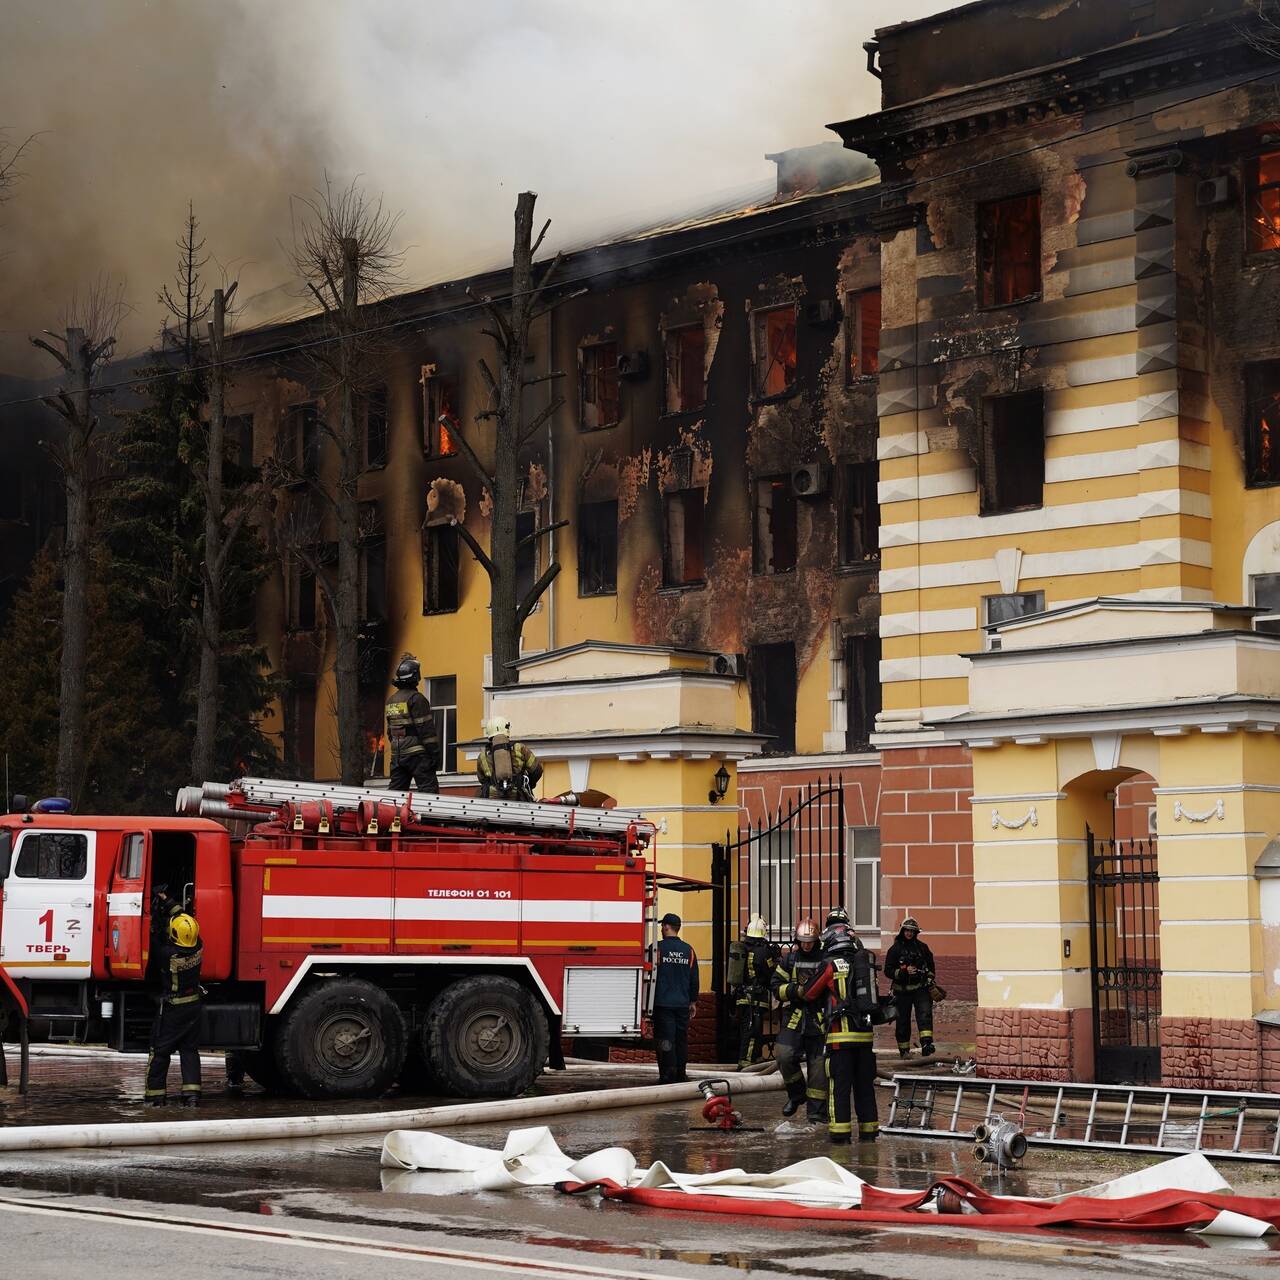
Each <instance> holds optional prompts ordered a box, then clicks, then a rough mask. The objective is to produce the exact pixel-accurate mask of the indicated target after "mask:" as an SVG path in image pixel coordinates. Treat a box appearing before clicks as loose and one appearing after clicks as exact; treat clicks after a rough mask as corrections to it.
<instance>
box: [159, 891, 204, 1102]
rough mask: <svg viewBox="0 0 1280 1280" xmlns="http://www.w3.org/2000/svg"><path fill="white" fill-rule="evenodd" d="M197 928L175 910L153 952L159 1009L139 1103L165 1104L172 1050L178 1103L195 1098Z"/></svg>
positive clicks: (197, 1091)
mask: <svg viewBox="0 0 1280 1280" xmlns="http://www.w3.org/2000/svg"><path fill="white" fill-rule="evenodd" d="M202 955H203V948H202V947H201V945H200V926H199V925H198V924H196V919H195V916H192V915H188V914H187V912H185V911H182V910H178V911H175V912H173V913H172V914H170V915H168V916H167V917H166V918H165V919H164V921H163V923H162V925H161V929H160V936H159V938H158V939H157V944H156V947H155V950H154V952H153V956H154V958H155V962H156V971H157V973H158V975H159V977H160V1008H159V1010H158V1011H157V1012H156V1020H155V1023H154V1025H153V1026H152V1028H151V1054H150V1057H148V1059H147V1084H146V1094H145V1101H146V1103H147V1105H148V1106H153V1107H162V1106H164V1104H165V1089H166V1078H167V1077H168V1074H169V1060H170V1058H171V1057H172V1056H173V1051H174V1050H175V1049H176V1050H177V1051H178V1060H179V1062H180V1063H181V1065H182V1105H183V1106H184V1107H194V1106H195V1105H196V1104H197V1102H199V1100H200V997H201V994H202V988H201V986H200V961H201V958H202Z"/></svg>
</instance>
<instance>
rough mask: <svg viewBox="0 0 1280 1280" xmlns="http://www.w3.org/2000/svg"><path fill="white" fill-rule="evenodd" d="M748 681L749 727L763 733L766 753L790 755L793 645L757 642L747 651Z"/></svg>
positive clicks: (793, 718) (793, 737)
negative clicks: (749, 686)
mask: <svg viewBox="0 0 1280 1280" xmlns="http://www.w3.org/2000/svg"><path fill="white" fill-rule="evenodd" d="M747 675H748V677H749V682H750V685H751V727H752V729H753V730H754V731H755V732H756V733H763V734H766V735H767V736H768V738H769V741H768V742H766V743H765V745H764V751H765V754H766V755H790V754H792V753H793V752H794V751H795V749H796V647H795V645H794V644H790V643H788V644H757V645H752V646H751V648H750V650H748V652H747Z"/></svg>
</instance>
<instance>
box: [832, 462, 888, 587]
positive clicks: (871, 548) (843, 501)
mask: <svg viewBox="0 0 1280 1280" xmlns="http://www.w3.org/2000/svg"><path fill="white" fill-rule="evenodd" d="M879 477H880V464H879V463H878V462H846V463H845V464H844V466H843V468H842V469H841V474H840V563H841V564H842V565H862V564H866V563H867V562H868V561H877V560H879V559H880V500H879V497H878V496H877V484H878V481H879Z"/></svg>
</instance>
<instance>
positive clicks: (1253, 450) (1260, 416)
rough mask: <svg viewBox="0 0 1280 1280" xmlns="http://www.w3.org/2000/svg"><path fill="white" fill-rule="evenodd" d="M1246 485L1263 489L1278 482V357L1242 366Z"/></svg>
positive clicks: (1279, 408) (1279, 439)
mask: <svg viewBox="0 0 1280 1280" xmlns="http://www.w3.org/2000/svg"><path fill="white" fill-rule="evenodd" d="M1244 383H1245V424H1244V428H1245V429H1244V453H1245V485H1246V487H1247V488H1250V489H1262V488H1266V487H1267V486H1269V485H1273V484H1277V483H1280V360H1261V361H1259V362H1258V363H1256V364H1247V365H1245V368H1244Z"/></svg>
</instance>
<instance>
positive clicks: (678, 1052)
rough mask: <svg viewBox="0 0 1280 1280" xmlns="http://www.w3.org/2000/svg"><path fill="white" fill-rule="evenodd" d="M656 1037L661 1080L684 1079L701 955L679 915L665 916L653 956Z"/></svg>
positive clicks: (663, 1081)
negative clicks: (685, 935) (682, 934)
mask: <svg viewBox="0 0 1280 1280" xmlns="http://www.w3.org/2000/svg"><path fill="white" fill-rule="evenodd" d="M653 968H654V990H653V1038H654V1040H655V1041H656V1042H657V1048H658V1083H659V1084H680V1083H683V1081H684V1080H685V1074H684V1071H685V1064H686V1062H687V1061H688V1057H689V1019H690V1018H691V1017H692V1016H693V1014H694V1011H695V1010H696V1009H697V1005H698V957H697V955H696V954H695V952H694V950H693V948H692V947H691V946H690V945H689V944H688V943H687V942H685V941H684V940H683V939H682V938H681V937H680V917H679V916H678V915H676V914H675V912H672V911H669V912H667V914H666V915H665V916H663V917H662V940H661V941H660V942H659V943H658V945H657V948H656V954H655V955H654V958H653Z"/></svg>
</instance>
